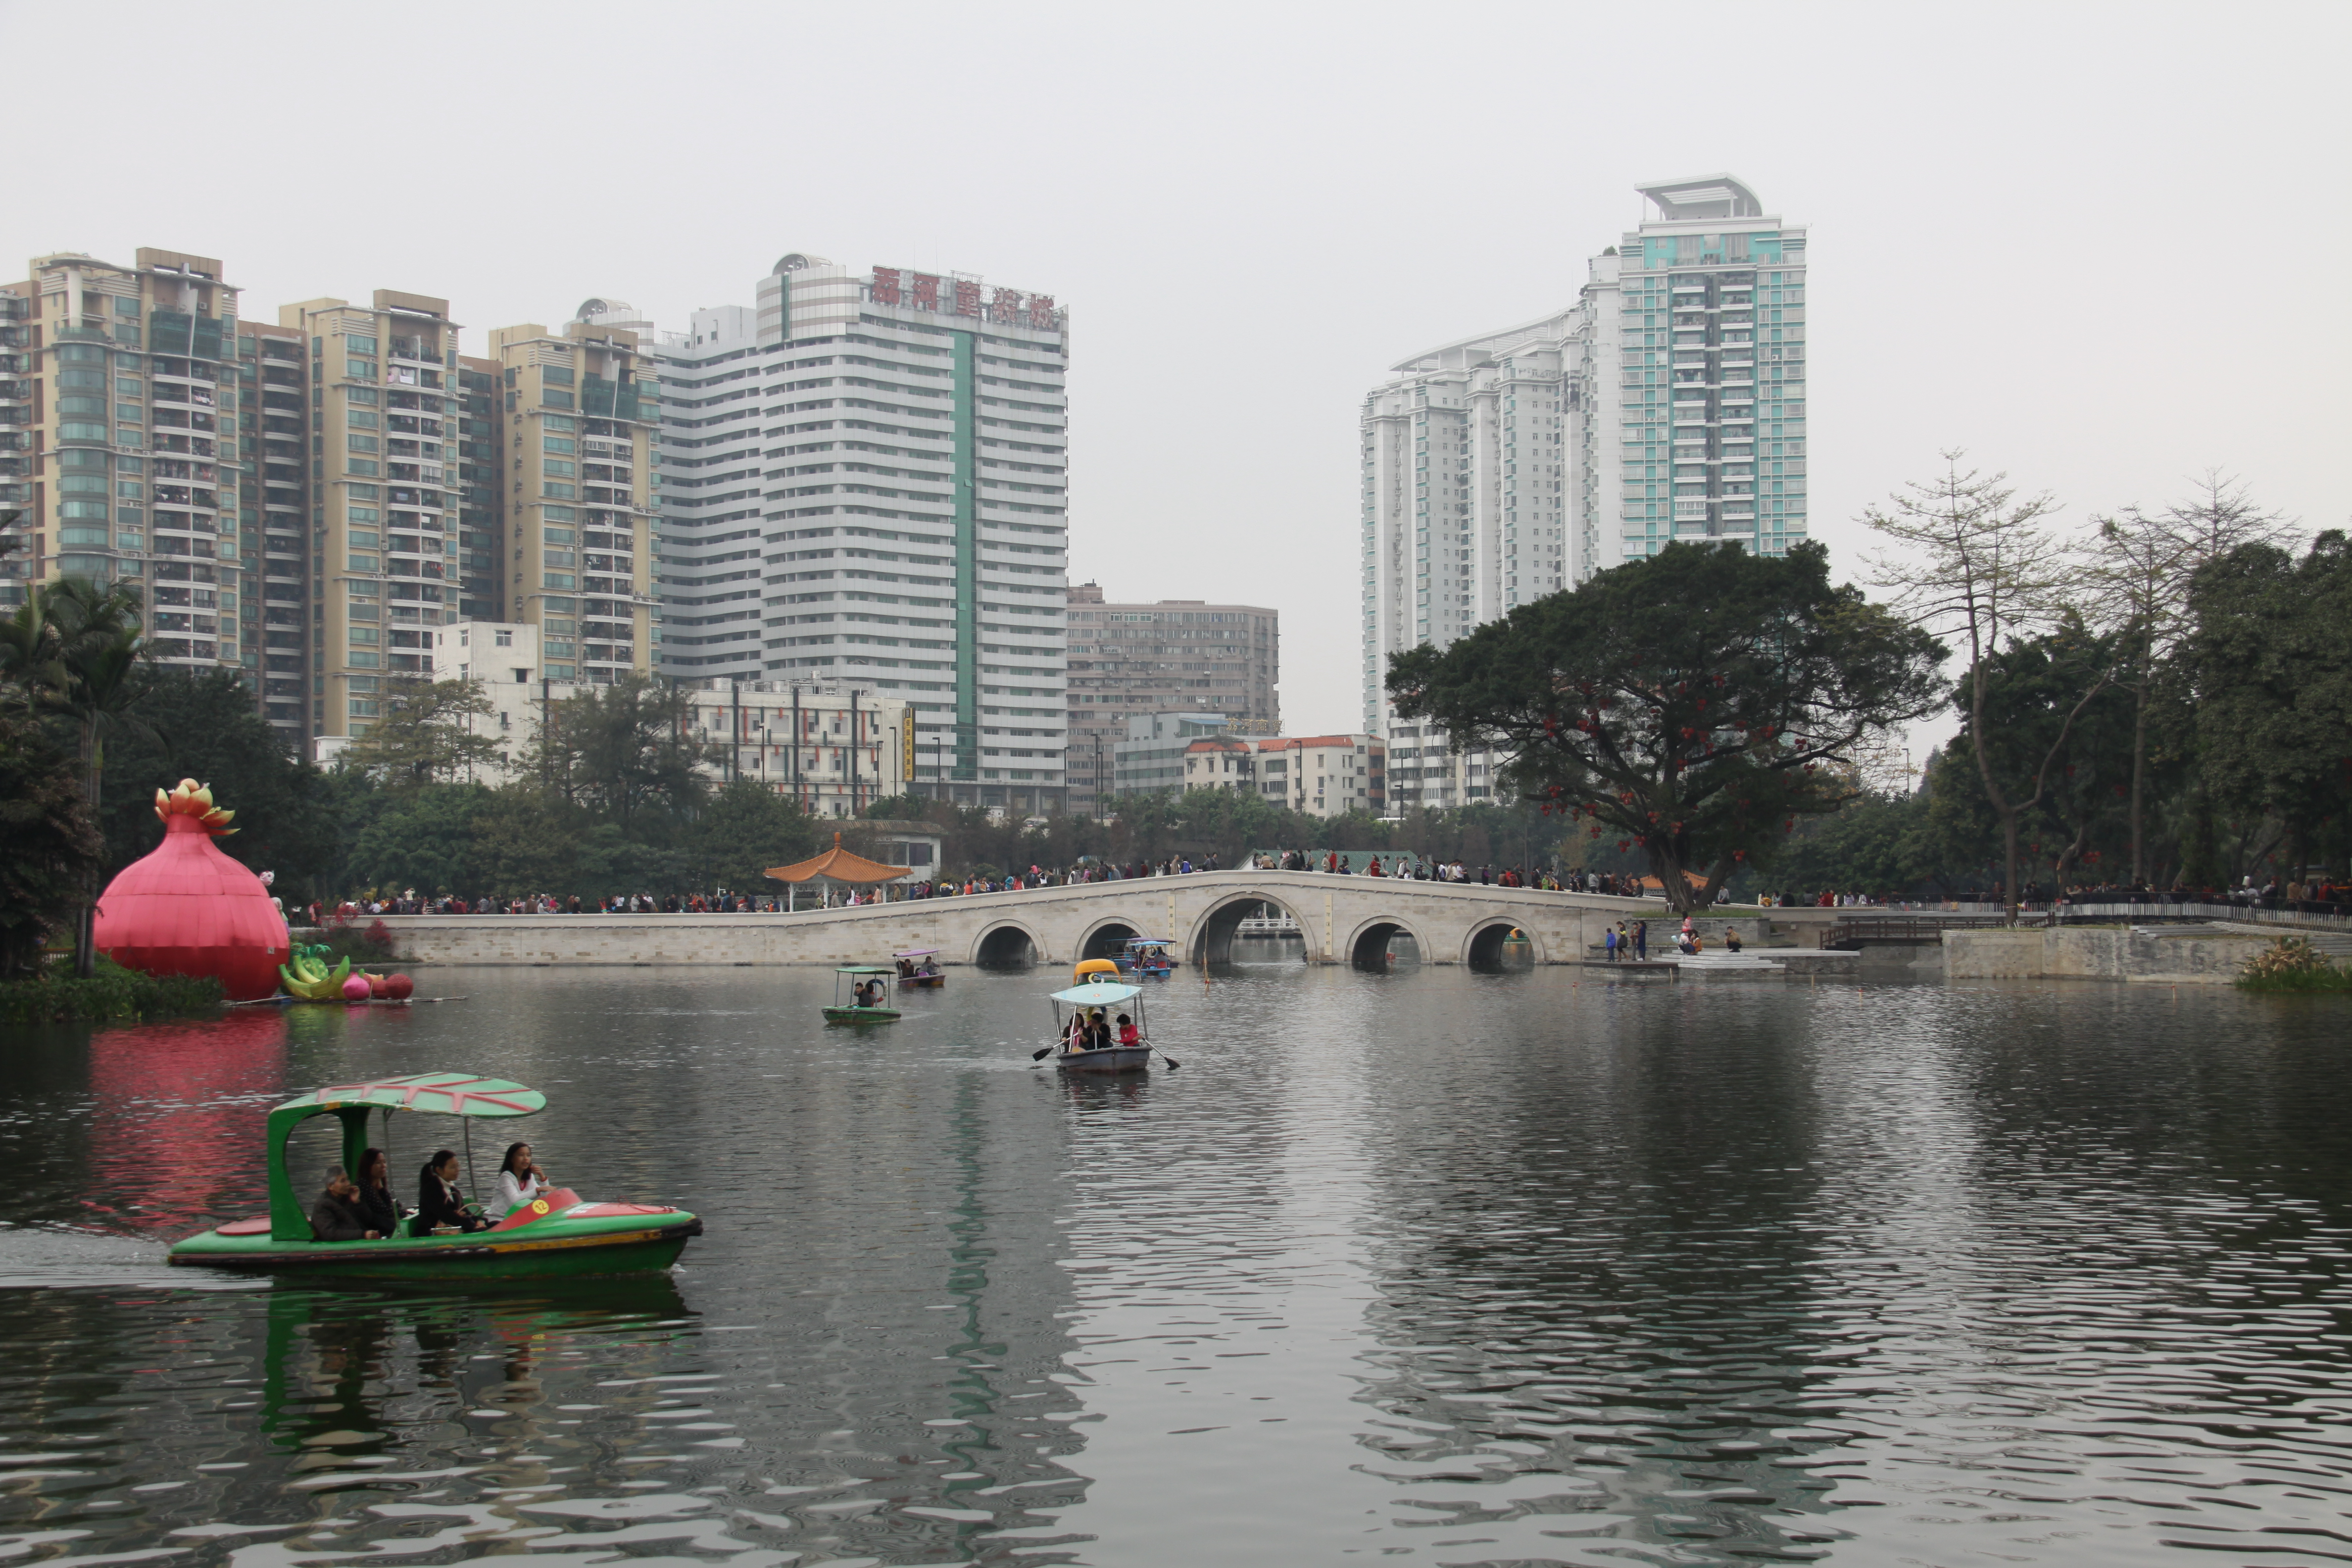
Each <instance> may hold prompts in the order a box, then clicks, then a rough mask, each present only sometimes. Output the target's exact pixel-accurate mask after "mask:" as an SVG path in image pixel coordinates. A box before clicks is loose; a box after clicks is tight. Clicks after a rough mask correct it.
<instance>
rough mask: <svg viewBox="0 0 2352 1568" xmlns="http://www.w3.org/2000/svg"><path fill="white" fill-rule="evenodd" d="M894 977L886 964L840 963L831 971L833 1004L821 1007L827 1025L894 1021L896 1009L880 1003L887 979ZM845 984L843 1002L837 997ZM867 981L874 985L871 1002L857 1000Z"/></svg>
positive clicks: (894, 971) (894, 972)
mask: <svg viewBox="0 0 2352 1568" xmlns="http://www.w3.org/2000/svg"><path fill="white" fill-rule="evenodd" d="M897 978H898V971H897V970H895V969H893V968H891V967H890V966H889V965H888V964H887V963H845V964H843V965H842V966H841V967H840V968H839V969H836V970H835V971H834V972H833V1005H832V1006H830V1007H827V1008H826V1009H825V1010H824V1021H825V1022H826V1023H828V1024H895V1023H897V1022H898V1009H897V1008H896V1007H885V1006H883V1005H881V998H882V996H883V995H885V994H887V990H888V988H889V984H890V982H891V981H893V980H896V979H897ZM845 983H846V984H847V986H848V991H849V997H850V999H849V1000H848V1001H847V1002H844V1001H843V1000H842V999H841V995H842V988H843V985H844V984H845ZM868 984H871V985H872V986H873V987H874V996H875V1001H874V1002H873V1003H871V1004H867V1003H863V1002H860V1001H859V1000H858V999H857V998H858V997H859V996H860V995H861V994H863V993H864V992H865V990H866V986H867V985H868Z"/></svg>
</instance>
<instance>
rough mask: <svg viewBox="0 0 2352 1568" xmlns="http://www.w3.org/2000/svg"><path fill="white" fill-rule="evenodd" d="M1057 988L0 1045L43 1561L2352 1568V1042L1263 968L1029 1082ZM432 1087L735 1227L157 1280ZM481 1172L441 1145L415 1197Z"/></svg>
mask: <svg viewBox="0 0 2352 1568" xmlns="http://www.w3.org/2000/svg"><path fill="white" fill-rule="evenodd" d="M1253 950H1254V951H1262V952H1264V953H1265V955H1266V956H1267V957H1268V958H1269V959H1270V960H1271V959H1274V958H1276V957H1277V956H1278V955H1279V954H1280V952H1282V951H1283V950H1282V949H1280V948H1279V947H1277V946H1276V945H1274V944H1270V943H1269V944H1253ZM1063 973H1064V972H1062V971H1060V970H1052V971H1047V970H1035V971H1030V972H1025V973H979V972H974V971H971V970H957V971H954V972H952V973H951V976H950V980H949V982H948V984H947V986H946V987H945V989H944V990H942V991H940V992H937V993H920V992H916V993H908V994H906V995H905V996H904V997H903V999H902V1003H901V1005H903V1006H904V1007H905V1009H906V1011H907V1017H906V1019H905V1021H904V1022H902V1023H900V1024H898V1025H895V1026H888V1027H884V1028H876V1029H871V1030H866V1031H856V1030H849V1029H842V1028H832V1029H828V1028H826V1027H824V1026H823V1025H822V1024H820V1023H819V1022H818V1021H817V1014H816V1009H817V1007H818V1005H820V1004H821V1003H822V1002H824V1001H825V1000H827V999H829V997H830V995H831V991H832V977H831V976H830V975H829V974H827V973H822V972H814V971H798V970H795V971H776V972H767V973H754V972H751V971H749V970H742V969H712V970H699V969H696V970H688V969H650V968H639V969H589V970H579V971H561V970H551V969H520V970H440V971H425V972H422V973H420V980H421V986H420V989H421V990H422V991H423V992H425V994H437V995H443V996H457V995H462V996H463V999H462V1000H453V1001H447V1002H444V1003H440V1004H436V1005H421V1006H415V1007H410V1008H405V1009H400V1008H366V1009H353V1010H351V1011H348V1012H347V1011H345V1010H344V1009H342V1008H340V1007H323V1006H313V1007H300V1008H294V1009H289V1010H285V1011H278V1010H274V1009H249V1010H239V1011H238V1012H236V1013H235V1014H234V1015H232V1016H227V1017H226V1018H224V1019H222V1020H220V1021H217V1022H213V1021H206V1022H204V1023H199V1024H173V1025H162V1026H145V1027H136V1028H106V1029H98V1030H89V1029H60V1030H54V1031H47V1032H42V1033H38V1034H24V1033H18V1034H16V1035H13V1036H6V1037H5V1044H6V1059H7V1061H8V1062H9V1064H10V1068H11V1070H10V1072H9V1073H8V1075H7V1080H6V1083H5V1087H0V1156H5V1163H6V1168H7V1170H8V1172H9V1176H10V1179H9V1181H8V1183H7V1189H6V1194H7V1195H6V1197H5V1200H0V1224H5V1228H0V1343H5V1346H6V1350H5V1354H0V1560H5V1561H7V1562H10V1563H36V1562H42V1561H69V1562H75V1563H126V1562H154V1563H163V1564H172V1563H187V1564H198V1563H225V1564H235V1565H236V1568H293V1565H296V1564H313V1563H315V1564H334V1563H411V1562H415V1563H425V1562H432V1563H452V1562H457V1561H461V1560H465V1559H469V1558H474V1557H478V1556H484V1555H488V1554H490V1553H494V1552H495V1553H505V1554H507V1555H508V1556H509V1558H510V1559H529V1560H530V1561H532V1562H537V1563H549V1564H551V1568H562V1565H568V1564H573V1563H578V1564H588V1563H623V1562H624V1560H625V1559H627V1558H638V1559H645V1560H647V1561H651V1562H659V1563H685V1562H697V1563H711V1564H733V1565H736V1568H769V1565H772V1564H775V1565H781V1564H786V1563H869V1564H882V1563H891V1564H916V1563H966V1562H985V1563H1038V1564H1043V1563H1093V1564H1105V1565H1120V1568H1124V1565H1152V1568H1158V1565H1163V1564H1164V1565H1169V1568H1175V1565H1179V1564H1181V1565H1186V1568H1192V1565H1197V1564H1201V1563H1221V1564H1223V1563H1244V1564H1269V1565H1272V1564H1303V1563H1343V1562H1350V1561H1358V1560H1370V1559H1372V1558H1378V1557H1402V1558H1409V1559H1411V1560H1412V1561H1416V1562H1422V1563H1432V1564H1473V1563H1594V1564H1609V1565H1612V1568H1624V1565H1625V1564H1628V1563H1757V1562H1759V1561H1772V1560H1801V1561H1827V1562H1831V1563H1856V1564H1877V1563H1898V1562H1910V1563H1936V1564H1978V1563H1982V1564H1988V1565H1990V1564H2017V1563H2065V1564H2070V1565H2081V1564H2102V1563H2154V1562H2160V1561H2175V1562H2179V1563H2252V1562H2260V1563H2287V1564H2300V1563H2323V1562H2325V1563H2342V1562H2343V1561H2345V1560H2346V1559H2347V1557H2352V1531H2347V1528H2346V1525H2345V1523H2344V1518H2345V1514H2346V1512H2347V1500H2348V1499H2352V1445H2347V1431H2348V1430H2352V1426H2347V1422H2352V1379H2347V1370H2348V1369H2352V1368H2348V1367H2347V1363H2352V1322H2347V1309H2352V1295H2348V1294H2347V1258H2352V1253H2347V1229H2346V1226H2347V1196H2352V1192H2347V1179H2348V1178H2352V1088H2347V1085H2352V1075H2347V1071H2346V1068H2347V1055H2352V1007H2347V1005H2346V1004H2345V1003H2343V1002H2342V1001H2341V1000H2339V999H2331V998H2300V997H2286V998H2273V997H2252V996H2244V995H2240V994H2236V993H2233V992H2228V991H2221V990H2206V989H2202V988H2195V989H2192V988H2186V987H2184V988H2182V990H2181V991H2180V992H2179V994H2172V993H2171V992H2170V991H2169V990H2168V988H2164V987H2124V986H2110V985H2101V984H2073V985H2016V986H2009V987H2003V986H1998V985H1987V986H1975V987H1970V988H1960V987H1942V986H1893V987H1883V988H1882V987H1877V986H1872V987H1869V988H1867V989H1857V988H1855V987H1854V986H1853V985H1850V984H1849V985H1839V986H1830V985H1822V986H1820V987H1818V988H1815V987H1809V986H1805V985H1801V984H1800V985H1784V984H1760V985H1758V984H1747V985H1738V984H1718V985H1696V984H1694V985H1687V986H1680V987H1677V986H1670V985H1654V984H1610V983H1608V981H1607V977H1606V976H1605V975H1601V974H1599V973H1595V972H1593V971H1580V970H1574V969H1542V970H1528V969H1519V970H1514V971H1507V972H1504V973H1474V972H1471V971H1468V970H1465V969H1459V968H1452V967H1445V968H1421V967H1417V966H1412V965H1400V966H1399V967H1398V968H1397V969H1396V971H1395V972H1394V973H1386V974H1376V973H1360V972H1357V971H1354V970H1351V969H1344V968H1332V969H1326V968H1316V969H1309V968H1306V967H1304V966H1300V965H1297V964H1296V963H1279V962H1266V963H1241V964H1236V965H1234V966H1232V967H1228V968H1220V969H1218V970H1216V971H1215V972H1213V973H1211V974H1210V975H1209V976H1208V977H1207V978H1206V979H1205V980H1204V979H1203V977H1202V974H1201V973H1200V972H1199V971H1197V970H1194V971H1185V972H1180V973H1178V974H1177V975H1176V976H1174V977H1173V978H1172V979H1171V980H1169V981H1167V982H1165V983H1154V990H1153V992H1152V995H1151V1002H1152V1004H1153V1008H1152V1020H1153V1024H1154V1033H1155V1036H1156V1037H1157V1038H1158V1040H1159V1041H1160V1044H1162V1045H1163V1046H1164V1047H1166V1048H1167V1049H1168V1050H1169V1051H1171V1052H1172V1053H1173V1054H1174V1055H1175V1057H1176V1058H1177V1059H1178V1060H1180V1061H1181V1062H1182V1064H1183V1066H1182V1068H1181V1070H1178V1071H1170V1070H1168V1069H1167V1068H1164V1067H1160V1068H1155V1070H1153V1071H1152V1072H1151V1073H1150V1075H1149V1076H1148V1077H1144V1076H1132V1077H1126V1078H1121V1079H1108V1080H1103V1081H1083V1080H1081V1079H1075V1078H1071V1077H1066V1076H1065V1075H1062V1074H1059V1073H1057V1072H1055V1070H1054V1069H1053V1068H1050V1067H1048V1068H1036V1067H1033V1066H1032V1065H1031V1062H1030V1060H1029V1053H1030V1051H1031V1050H1033V1049H1034V1048H1035V1047H1037V1046H1039V1045H1041V1044H1043V1043H1044V1040H1045V1026H1046V1005H1045V1001H1044V999H1043V998H1044V994H1045V992H1046V991H1047V990H1049V989H1052V988H1054V987H1055V985H1057V984H1062V983H1063V981H1062V975H1063ZM439 1069H463V1070H468V1071H476V1072H481V1073H485V1074H494V1075H499V1076H504V1077H509V1078H513V1079H520V1080H521V1081H522V1082H524V1083H527V1084H530V1085H532V1086H534V1087H537V1088H540V1089H544V1090H545V1091H546V1092H547V1093H548V1095H549V1098H550V1100H551V1106H550V1109H549V1110H547V1111H546V1112H545V1113H544V1114H542V1115H541V1116H539V1117H536V1118H534V1119H532V1120H531V1121H529V1122H527V1123H523V1124H520V1125H521V1128H522V1131H524V1132H525V1133H526V1134H527V1135H528V1136H529V1137H530V1139H531V1141H532V1142H533V1143H534V1145H535V1146H536V1148H537V1151H538V1153H539V1157H540V1160H541V1163H543V1164H544V1165H546V1166H547V1167H548V1169H549V1170H550V1171H551V1173H552V1174H553V1175H555V1176H556V1177H557V1178H558V1179H560V1180H561V1181H562V1183H564V1184H567V1185H570V1186H572V1187H575V1188H577V1189H578V1190H579V1191H580V1192H581V1193H583V1194H584V1195H586V1196H589V1197H602V1198H635V1199H640V1200H648V1201H661V1202H676V1203H678V1204H681V1205H685V1206H687V1207H689V1208H692V1209H694V1210H695V1211H696V1212H697V1213H698V1214H700V1215H703V1216H704V1217H705V1220H706V1223H707V1225H708V1227H709V1231H708V1234H707V1235H706V1236H704V1237H701V1238H699V1239H698V1240H696V1241H694V1242H693V1243H692V1244H690V1245H689V1246H688V1248H687V1251H686V1253H685V1256H684V1258H683V1259H682V1260H681V1267H680V1268H678V1269H677V1270H676V1271H675V1272H674V1273H672V1274H670V1275H667V1276H661V1277H656V1278H651V1279H637V1280H615V1281H611V1282H603V1283H599V1282H580V1283H564V1284H561V1285H554V1286H546V1287H541V1288H538V1289H521V1290H506V1291H499V1290H495V1289H476V1290H468V1291H436V1290H428V1289H404V1290H372V1289H358V1288H325V1289H322V1288H320V1287H317V1286H315V1285H314V1286H310V1287H292V1286H271V1285H266V1284H265V1285H253V1284H250V1283H247V1282H242V1281H239V1280H236V1279H218V1278H213V1277H210V1276H207V1275H204V1274H199V1273H196V1272H194V1271H191V1270H184V1269H166V1268H163V1266H162V1261H161V1259H162V1244H163V1242H165V1241H168V1240H170V1239H173V1238H175V1237H179V1236H181V1235H184V1234H186V1233H187V1232H189V1231H190V1230H193V1229H195V1228H198V1227H199V1226H203V1225H205V1224H209V1223H214V1222H216V1221H219V1220H222V1219H227V1218H233V1217H239V1216H243V1215H249V1214H255V1213H258V1212H260V1211H261V1209H262V1207H263V1205H264V1198H263V1189H262V1185H261V1182H260V1175H259V1170H260V1136H259V1134H260V1129H261V1121H262V1116H263V1113H264V1111H265V1110H267V1109H268V1107H269V1106H270V1105H272V1104H274V1103H276V1102H278V1101H279V1100H284V1099H286V1098H288V1097H289V1096H290V1095H291V1094H293V1093H296V1092H299V1091H301V1090H304V1089H310V1088H312V1087H315V1086H317V1085H319V1084H320V1083H323V1082H328V1081H332V1080H336V1079H351V1078H354V1077H360V1076H373V1075H390V1074H399V1073H410V1072H422V1071H430V1070H439ZM327 1125H328V1121H327V1119H321V1120H320V1121H313V1122H312V1123H310V1124H309V1126H308V1128H306V1137H305V1139H304V1141H302V1142H299V1143H298V1148H297V1152H296V1155H295V1168H296V1170H297V1172H298V1173H299V1181H300V1184H301V1187H302V1190H303V1191H304V1193H305V1195H306V1196H307V1195H308V1193H309V1191H310V1183H311V1181H312V1178H313V1175H314V1173H315V1170H316V1167H317V1166H319V1165H320V1164H322V1163H324V1162H325V1161H326V1160H328V1159H331V1157H332V1151H331V1150H330V1149H328V1148H327V1146H326V1145H327V1142H329V1141H330V1135H329V1134H328V1133H327V1131H326V1128H327ZM484 1129H485V1130H484V1131H483V1132H482V1133H481V1134H479V1137H478V1143H477V1146H476V1148H475V1150H474V1157H475V1160H476V1162H477V1164H478V1168H479V1169H480V1170H481V1171H482V1172H483V1173H486V1174H487V1173H488V1172H490V1171H491V1170H493V1169H494V1168H495V1165H496V1162H497V1158H498V1154H499V1151H500V1149H501V1148H502V1146H503V1145H502V1142H501V1140H502V1138H503V1137H504V1136H506V1135H508V1134H507V1133H506V1131H505V1130H504V1128H503V1127H502V1126H501V1125H500V1124H495V1123H485V1124H484ZM311 1131H316V1132H317V1137H316V1138H310V1137H309V1136H308V1134H309V1133H310V1132H311ZM456 1135H457V1127H456V1126H455V1125H454V1124H453V1123H450V1122H448V1121H438V1120H428V1119H424V1118H401V1119H395V1125H394V1130H393V1134H392V1136H393V1139H394V1145H393V1151H392V1152H393V1165H394V1171H395V1173H397V1174H398V1176H399V1178H400V1179H399V1187H400V1190H401V1191H402V1192H403V1194H404V1196H409V1197H413V1196H414V1191H413V1186H414V1178H413V1173H414V1172H415V1168H416V1166H417V1164H418V1163H420V1162H421V1161H422V1159H423V1157H424V1156H425V1154H426V1153H428V1152H431V1147H432V1145H433V1143H435V1142H440V1141H442V1140H444V1139H448V1140H451V1141H452V1142H453V1146H454V1141H455V1139H456Z"/></svg>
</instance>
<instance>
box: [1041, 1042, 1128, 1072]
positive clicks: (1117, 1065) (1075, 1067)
mask: <svg viewBox="0 0 2352 1568" xmlns="http://www.w3.org/2000/svg"><path fill="white" fill-rule="evenodd" d="M1054 1061H1055V1065H1056V1066H1058V1067H1059V1068H1062V1070H1063V1071H1065V1072H1141V1071H1142V1070H1143V1069H1144V1068H1147V1067H1150V1065H1151V1047H1150V1046H1114V1047H1111V1048H1110V1049H1108V1050H1102V1051H1056V1052H1055V1053H1054Z"/></svg>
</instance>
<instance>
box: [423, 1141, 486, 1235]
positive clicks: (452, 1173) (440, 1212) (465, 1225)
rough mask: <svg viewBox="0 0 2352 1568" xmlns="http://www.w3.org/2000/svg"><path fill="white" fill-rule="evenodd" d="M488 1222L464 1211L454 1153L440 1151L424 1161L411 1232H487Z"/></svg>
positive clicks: (464, 1199)
mask: <svg viewBox="0 0 2352 1568" xmlns="http://www.w3.org/2000/svg"><path fill="white" fill-rule="evenodd" d="M489 1225H490V1222H489V1221H488V1220H486V1219H484V1218H483V1217H482V1216H481V1215H477V1214H467V1212H466V1194H463V1193H461V1192H459V1191H458V1190H457V1153H456V1152H455V1151H453V1150H448V1149H441V1150H437V1151H436V1152H435V1153H434V1155H433V1158H431V1159H430V1160H427V1161H425V1169H424V1170H423V1171H421V1172H419V1173H417V1178H416V1219H415V1223H414V1226H413V1228H414V1230H415V1234H416V1235H418V1236H431V1235H432V1234H433V1233H434V1232H435V1231H436V1230H440V1229H442V1228H443V1227H445V1226H446V1227H449V1228H451V1229H456V1230H488V1228H489Z"/></svg>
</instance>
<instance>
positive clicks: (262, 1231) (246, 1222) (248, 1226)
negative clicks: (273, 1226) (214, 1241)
mask: <svg viewBox="0 0 2352 1568" xmlns="http://www.w3.org/2000/svg"><path fill="white" fill-rule="evenodd" d="M213 1230H214V1232H215V1234H216V1235H220V1236H268V1234H269V1216H268V1215H261V1216H260V1217H258V1218H257V1219H233V1220H231V1221H229V1222H228V1223H227V1224H226V1225H216V1226H213Z"/></svg>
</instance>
